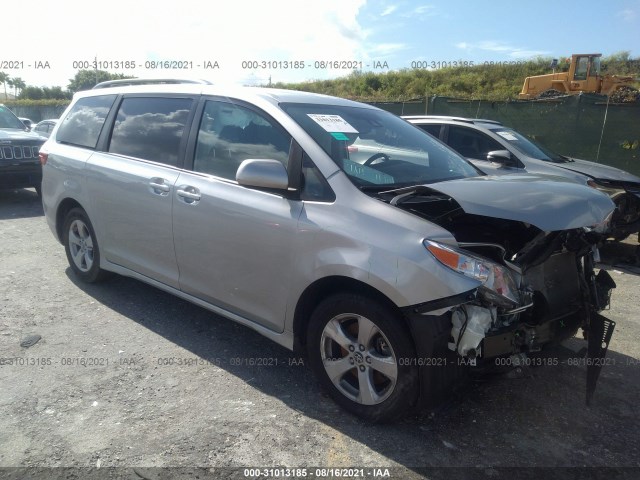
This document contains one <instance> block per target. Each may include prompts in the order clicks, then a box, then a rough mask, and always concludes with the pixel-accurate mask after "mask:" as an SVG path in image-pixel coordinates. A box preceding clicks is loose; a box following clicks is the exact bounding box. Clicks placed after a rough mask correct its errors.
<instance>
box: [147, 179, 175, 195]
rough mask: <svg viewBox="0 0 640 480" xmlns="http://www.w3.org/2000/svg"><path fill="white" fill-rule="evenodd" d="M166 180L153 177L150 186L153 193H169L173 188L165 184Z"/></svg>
mask: <svg viewBox="0 0 640 480" xmlns="http://www.w3.org/2000/svg"><path fill="white" fill-rule="evenodd" d="M165 181H166V180H165V179H164V178H159V177H156V178H152V179H151V180H150V181H149V187H151V188H150V190H151V193H155V194H156V195H166V194H167V193H169V190H171V187H170V186H169V185H167V184H165V183H164V182H165Z"/></svg>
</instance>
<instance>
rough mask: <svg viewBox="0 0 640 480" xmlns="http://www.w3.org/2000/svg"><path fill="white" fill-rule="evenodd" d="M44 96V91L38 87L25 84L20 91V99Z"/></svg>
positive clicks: (35, 98)
mask: <svg viewBox="0 0 640 480" xmlns="http://www.w3.org/2000/svg"><path fill="white" fill-rule="evenodd" d="M43 98H45V96H44V91H43V90H42V88H40V87H32V86H30V85H29V86H26V87H24V88H23V89H22V92H20V99H21V100H23V99H32V100H41V99H43Z"/></svg>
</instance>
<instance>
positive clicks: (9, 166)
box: [0, 105, 46, 195]
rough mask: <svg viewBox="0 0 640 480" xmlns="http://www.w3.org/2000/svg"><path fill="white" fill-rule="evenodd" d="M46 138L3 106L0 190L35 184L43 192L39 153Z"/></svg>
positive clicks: (0, 134) (0, 112) (0, 144)
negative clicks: (33, 131) (31, 129)
mask: <svg viewBox="0 0 640 480" xmlns="http://www.w3.org/2000/svg"><path fill="white" fill-rule="evenodd" d="M45 140H46V139H45V138H43V137H41V136H40V135H38V134H36V133H32V132H29V131H28V129H27V127H26V126H25V125H24V123H22V122H21V121H20V119H19V118H18V117H16V116H15V115H14V113H13V112H12V111H11V110H9V109H8V108H7V107H5V106H4V105H0V189H10V188H29V187H33V188H35V189H36V192H37V193H38V195H40V184H41V183H42V166H41V165H40V162H39V160H38V152H39V150H40V147H41V146H42V144H43V143H44V142H45Z"/></svg>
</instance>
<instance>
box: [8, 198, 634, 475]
mask: <svg viewBox="0 0 640 480" xmlns="http://www.w3.org/2000/svg"><path fill="white" fill-rule="evenodd" d="M636 244H637V243H636V242H635V239H634V241H633V242H631V241H629V243H628V244H625V245H621V246H619V247H611V248H609V249H605V252H604V253H605V254H606V258H605V259H606V260H608V262H609V263H610V264H611V265H617V264H620V263H624V262H625V261H627V262H628V260H629V259H628V258H627V257H628V256H629V255H631V254H632V253H633V249H634V248H635V245H636ZM0 266H1V268H0V363H1V364H0V411H1V412H2V414H1V415H0V467H83V468H90V469H91V470H87V471H90V472H94V473H95V472H96V471H98V470H101V471H103V472H109V468H110V467H123V468H124V467H127V468H132V467H136V470H135V471H134V470H131V471H126V472H128V473H126V475H130V476H128V477H126V478H163V477H162V471H158V470H154V469H153V468H151V467H185V468H195V467H202V468H205V469H210V468H223V467H243V468H244V467H252V468H265V469H268V468H272V469H273V468H274V467H279V468H280V467H284V468H286V467H289V468H291V467H298V468H307V469H309V470H308V471H307V472H306V475H304V476H306V477H307V478H316V476H321V475H320V473H322V472H319V473H318V474H317V475H316V467H323V468H325V469H327V468H330V467H331V468H338V467H344V468H357V469H359V468H367V469H369V470H366V471H363V474H364V476H365V477H372V475H373V476H376V475H375V474H376V472H377V473H379V474H382V475H384V473H385V470H384V469H389V470H388V472H387V473H388V474H389V475H390V477H391V478H438V479H439V478H443V479H444V478H466V477H465V476H464V475H465V474H466V473H469V472H473V476H474V478H495V477H497V476H499V475H500V474H501V473H504V472H505V471H507V472H508V470H505V469H509V468H514V469H518V468H521V467H534V469H533V470H531V471H533V472H534V474H535V475H537V476H534V477H531V478H553V474H554V473H557V472H565V473H566V472H568V471H569V472H570V470H566V469H565V468H564V467H578V468H581V469H583V470H579V472H581V473H582V474H583V475H584V476H581V477H580V478H589V476H590V475H592V476H594V478H595V477H596V476H598V475H605V477H598V478H609V479H614V478H639V475H640V415H639V414H638V399H640V347H639V345H638V339H640V317H639V315H638V306H639V301H638V298H639V294H640V275H639V274H638V269H637V268H629V267H624V266H608V267H606V268H608V269H609V270H610V273H611V275H612V276H613V278H614V280H615V281H616V283H617V285H618V288H617V289H616V290H615V291H614V292H613V296H612V305H611V309H610V310H609V311H607V312H605V313H604V314H605V316H607V317H608V318H610V319H612V320H614V321H615V322H616V324H617V325H616V329H615V333H614V335H613V340H612V343H611V346H610V349H609V353H608V356H607V364H606V365H605V366H604V368H603V369H602V372H601V375H600V380H599V383H598V386H597V390H596V393H595V396H594V400H593V402H592V405H591V407H586V406H585V388H586V387H585V384H586V366H585V364H584V359H583V358H582V357H580V356H578V354H576V353H575V352H578V351H579V350H580V349H581V348H583V347H586V342H585V341H584V340H582V338H581V337H580V338H575V339H571V340H570V341H569V342H567V344H566V345H564V346H560V347H557V348H555V349H554V350H552V351H549V352H546V354H545V357H544V358H547V359H555V360H554V361H547V362H544V363H546V365H544V366H532V367H529V368H525V369H524V370H521V371H512V372H511V373H509V374H502V375H493V376H490V377H483V378H481V379H475V380H474V381H473V382H470V384H469V386H468V387H467V388H465V389H463V390H461V391H460V392H458V393H457V394H456V395H455V396H454V397H453V398H452V400H451V402H450V403H448V404H447V405H446V406H444V407H442V408H440V409H438V410H435V411H431V412H424V413H422V414H420V415H413V416H410V417H408V418H405V419H403V420H402V421H399V422H396V423H393V424H388V425H369V424H366V423H364V422H363V421H360V420H358V419H357V418H355V417H353V416H351V415H350V414H348V413H346V412H344V411H343V410H341V409H340V408H338V407H337V406H336V405H335V404H334V403H333V402H332V401H331V399H330V398H329V397H328V396H327V395H326V394H324V393H323V392H322V390H321V389H320V386H319V384H318V383H317V382H316V380H315V378H314V376H313V375H312V373H311V371H310V369H309V367H308V365H306V362H305V359H304V358H301V357H299V356H297V355H295V354H293V353H292V352H289V351H288V350H286V349H284V348H282V347H280V346H278V345H276V344H275V343H272V342H271V341H269V340H267V339H266V338H264V337H262V336H260V335H259V334H257V333H255V332H253V331H252V330H250V329H248V328H245V327H242V326H239V325H237V324H235V323H233V322H231V321H229V320H226V319H223V318H220V317H218V316H216V315H214V314H212V313H210V312H208V311H206V310H204V309H202V308H199V307H197V306H194V305H192V304H190V303H187V302H185V301H182V300H180V299H178V298H176V297H173V296H171V295H169V294H167V293H164V292H162V291H160V290H157V289H155V288H153V287H150V286H147V285H145V284H143V283H141V282H138V281H135V280H131V279H128V278H124V277H119V276H114V277H112V278H110V279H109V280H107V281H106V282H104V283H100V284H95V285H85V284H81V283H79V282H78V281H76V279H75V278H74V277H73V275H72V273H71V271H70V269H69V267H68V264H67V260H66V257H65V253H64V248H63V247H62V246H61V245H60V244H59V243H57V242H56V241H55V239H54V237H53V235H52V234H51V232H50V231H49V228H48V227H47V225H46V222H45V220H44V217H43V212H42V206H41V204H40V201H39V199H38V197H37V196H36V194H35V192H34V191H33V190H16V191H9V192H0ZM38 336H39V337H40V338H39V339H38ZM36 340H37V342H36ZM21 342H23V343H24V345H25V346H21ZM33 342H35V344H33V345H31V346H28V345H29V343H33ZM556 360H557V361H556ZM449 467H458V468H454V469H452V468H449ZM459 467H466V468H470V470H465V469H464V468H459ZM599 467H609V469H608V470H602V469H600V468H599ZM373 468H380V469H381V470H380V471H375V470H371V469H373ZM207 471H208V470H207ZM514 471H519V472H520V470H514ZM52 472H54V471H53V470H52V471H49V472H48V473H50V474H53V473H52ZM111 472H113V471H111ZM123 472H125V470H123ZM132 472H133V473H132ZM145 472H146V473H145ZM176 472H177V471H176ZM220 472H227V473H228V474H229V475H232V474H234V472H235V474H237V475H238V477H237V478H258V474H256V472H246V471H244V470H238V471H235V470H220ZM465 472H466V473H465ZM512 472H513V471H512ZM2 473H3V474H5V475H7V476H11V475H18V474H19V472H18V471H12V470H11V469H4V470H2ZM247 473H254V474H255V475H253V476H251V475H246V474H247ZM265 473H269V471H267V472H265ZM271 473H274V472H273V471H271ZM298 473H300V472H298ZM325 473H326V474H327V475H326V477H324V478H337V477H338V476H339V475H336V472H335V471H333V472H328V471H326V472H325ZM338 473H342V472H338ZM351 473H353V472H351ZM65 475H69V471H67V473H66V474H65ZM78 475H79V476H78V477H73V478H82V475H81V474H78ZM356 475H357V472H356ZM457 475H461V476H459V477H458V476H457ZM299 476H300V477H303V475H302V474H300V475H299ZM342 476H343V477H344V476H345V475H342ZM354 477H355V475H354ZM64 478H67V477H64ZM68 478H72V477H68ZM185 478H192V477H188V476H187V477H185ZM273 478H278V476H277V475H274V476H273ZM280 478H283V477H282V476H281V477H280ZM347 478H352V477H350V476H347ZM387 478H388V477H387ZM514 478H515V477H514ZM576 478H578V477H576Z"/></svg>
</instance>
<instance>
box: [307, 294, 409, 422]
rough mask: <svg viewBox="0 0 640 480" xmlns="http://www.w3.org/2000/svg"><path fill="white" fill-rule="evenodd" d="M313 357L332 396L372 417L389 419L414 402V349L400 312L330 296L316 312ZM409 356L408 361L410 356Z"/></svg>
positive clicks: (312, 331)
mask: <svg viewBox="0 0 640 480" xmlns="http://www.w3.org/2000/svg"><path fill="white" fill-rule="evenodd" d="M307 342H308V343H307V347H308V354H309V362H310V364H311V367H312V368H313V370H314V371H315V373H316V375H317V376H318V378H319V379H320V381H321V383H322V384H323V386H324V387H325V388H326V389H327V390H328V392H329V394H330V395H331V396H332V397H333V399H334V400H335V401H336V402H337V403H338V404H339V405H341V406H342V407H344V408H345V409H347V410H349V411H350V412H351V413H354V414H355V415H358V416H359V417H362V418H365V419H367V420H370V421H388V420H392V419H394V418H397V417H399V416H401V415H402V414H403V413H407V412H408V410H409V409H410V408H411V407H412V406H413V405H414V404H415V402H416V399H417V396H418V390H419V382H418V370H417V367H416V366H415V365H413V364H412V363H413V362H411V361H410V360H409V359H413V358H415V348H414V346H413V342H412V340H411V337H410V335H409V333H408V331H407V329H406V327H405V325H404V322H403V319H402V318H401V317H400V314H399V313H397V312H395V311H393V310H392V309H391V308H389V307H388V306H386V305H384V304H383V303H381V302H378V301H375V300H372V299H370V298H367V297H364V296H361V295H355V294H341V295H335V296H332V297H329V298H328V299H326V300H325V301H323V302H322V303H321V304H320V305H318V307H317V308H316V310H315V311H314V313H313V315H312V317H311V320H310V324H309V331H308V338H307ZM408 360H409V361H408Z"/></svg>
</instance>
